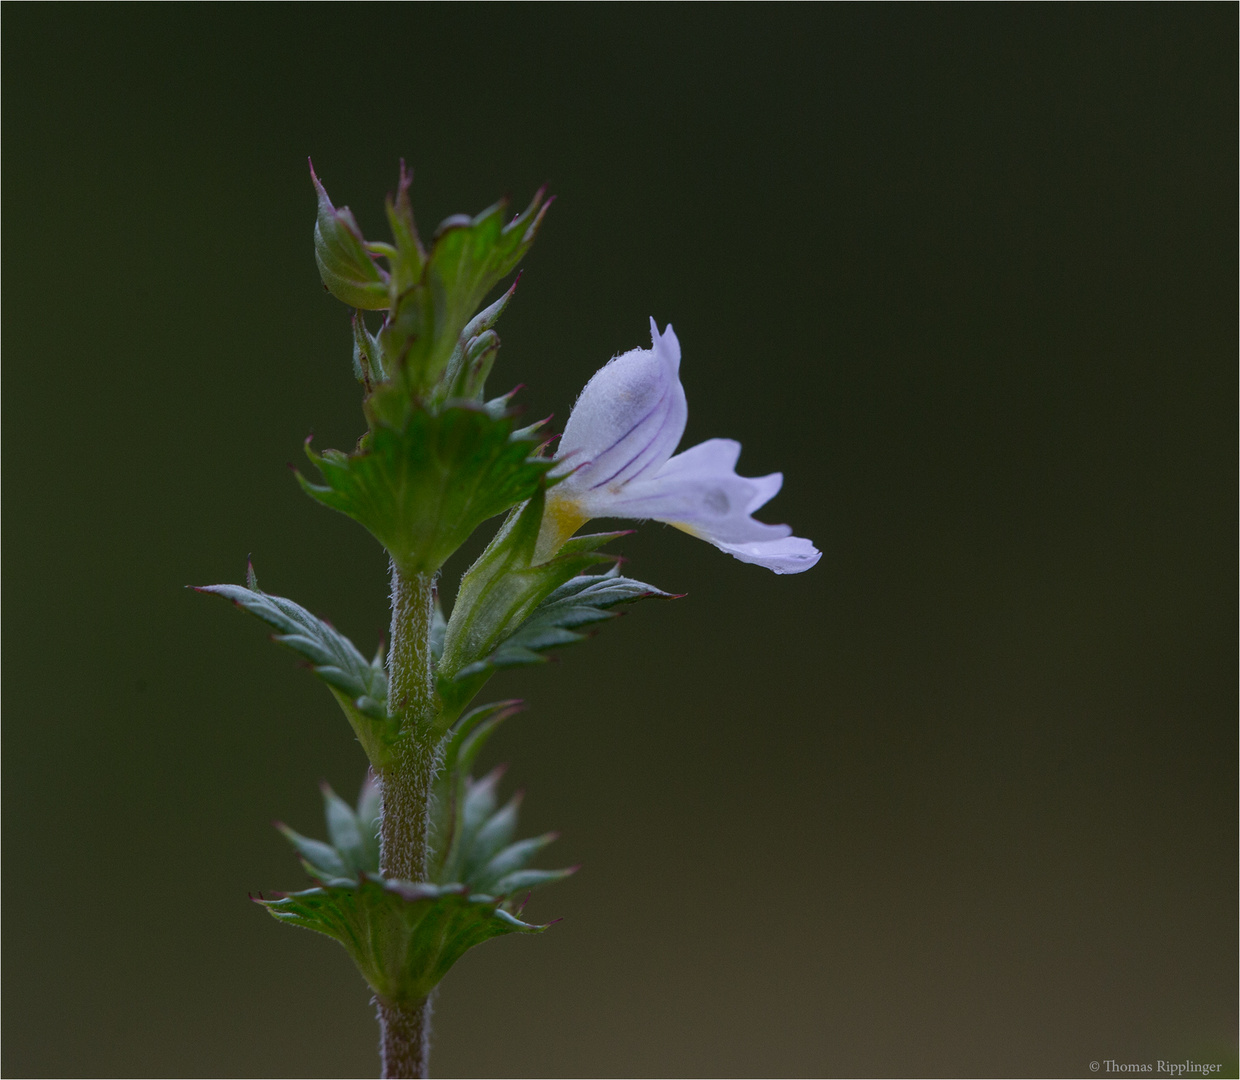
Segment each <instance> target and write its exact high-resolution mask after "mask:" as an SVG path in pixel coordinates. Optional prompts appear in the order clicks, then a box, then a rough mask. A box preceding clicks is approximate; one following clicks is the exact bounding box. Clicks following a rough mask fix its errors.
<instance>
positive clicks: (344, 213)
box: [310, 165, 389, 311]
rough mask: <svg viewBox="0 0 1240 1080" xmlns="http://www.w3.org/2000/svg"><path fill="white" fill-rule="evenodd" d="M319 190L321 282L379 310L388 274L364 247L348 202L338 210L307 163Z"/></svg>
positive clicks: (385, 303)
mask: <svg viewBox="0 0 1240 1080" xmlns="http://www.w3.org/2000/svg"><path fill="white" fill-rule="evenodd" d="M310 177H311V179H312V180H313V181H314V190H315V191H316V192H317V194H318V199H319V208H318V215H317V216H316V218H315V221H314V258H315V261H316V262H317V263H318V264H319V276H320V277H321V278H322V279H323V284H324V285H326V286H327V289H328V291H329V292H330V293H331V294H332V295H333V296H334V297H336V299H337V300H343V301H344V302H345V303H346V304H350V305H351V306H353V307H356V308H365V309H367V310H371V311H373V310H379V309H382V308H386V307H388V305H389V300H388V286H387V277H388V275H387V274H386V273H385V272H384V271H382V270H380V269H379V267H378V266H377V265H376V264H375V261H374V259H373V258H372V257H371V256H370V254H369V253H368V252H367V250H366V241H365V239H364V238H363V237H362V231H361V229H359V228H358V226H357V222H356V221H355V220H354V218H353V214H352V213H351V212H350V210H349V208H348V207H347V206H342V207H341V208H340V209H339V210H337V209H336V208H335V207H334V206H332V201H331V199H329V198H328V197H327V191H326V190H325V189H324V187H323V185H322V184H321V183H319V178H318V177H317V176H315V174H314V166H313V165H312V166H311V167H310Z"/></svg>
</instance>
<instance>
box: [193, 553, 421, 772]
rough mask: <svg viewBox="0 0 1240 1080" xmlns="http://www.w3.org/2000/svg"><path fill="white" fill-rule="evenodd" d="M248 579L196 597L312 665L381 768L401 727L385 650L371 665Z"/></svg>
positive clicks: (328, 628) (339, 637)
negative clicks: (391, 709) (390, 696)
mask: <svg viewBox="0 0 1240 1080" xmlns="http://www.w3.org/2000/svg"><path fill="white" fill-rule="evenodd" d="M246 577H247V581H248V584H247V585H203V586H199V587H197V588H196V590H195V591H197V592H203V593H211V594H213V595H215V596H222V597H224V599H226V600H231V601H232V603H233V604H234V605H235V606H237V607H238V608H240V609H241V610H243V611H247V612H249V613H250V614H251V615H254V616H257V617H258V618H259V619H262V621H263V622H265V623H266V624H267V625H268V626H271V627H273V628H274V629H275V630H277V631H278V633H276V634H273V635H272V640H273V641H276V642H279V643H280V644H281V645H287V646H288V647H289V648H290V649H292V650H293V651H294V652H296V653H297V654H298V655H300V656H302V657H304V658H305V659H306V660H307V661H309V664H310V670H311V671H313V672H314V674H315V675H317V676H318V677H319V678H320V679H322V680H323V681H324V682H325V683H326V684H327V686H328V688H329V689H330V690H331V692H332V696H333V697H334V698H335V699H336V702H337V704H339V706H340V709H341V711H342V712H343V713H344V715H345V718H346V719H347V720H348V721H349V724H350V725H351V726H352V728H353V731H354V734H356V735H357V738H358V741H359V742H360V743H361V744H362V748H363V749H364V750H365V751H366V756H367V757H368V758H370V761H371V763H372V764H374V765H375V767H376V768H378V767H381V766H382V765H383V764H384V763H385V762H386V760H387V752H388V749H389V748H390V746H391V744H392V742H393V740H394V739H395V738H396V733H397V729H398V725H399V721H398V720H397V719H395V718H393V717H390V716H388V712H387V672H386V670H385V669H384V666H383V653H382V650H380V651H379V652H377V653H376V654H375V657H374V659H373V660H369V661H368V660H366V658H365V657H364V656H362V654H361V653H360V652H359V651H358V649H357V646H355V645H354V644H353V642H351V641H350V640H349V639H348V638H347V637H345V636H344V635H343V634H342V633H340V632H339V631H338V630H337V629H336V628H335V627H334V626H332V625H331V623H329V622H326V621H324V620H323V619H320V618H318V617H317V616H314V615H311V614H310V612H308V611H307V610H306V609H305V608H304V607H302V606H301V605H300V604H297V603H294V602H293V601H292V600H288V599H286V598H285V597H283V596H272V595H270V594H269V593H265V592H263V591H262V590H261V589H259V587H258V579H257V578H256V577H255V575H254V567H253V566H250V567H249V568H248V570H247V573H246Z"/></svg>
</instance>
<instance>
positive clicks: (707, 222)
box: [3, 4, 1237, 1076]
mask: <svg viewBox="0 0 1240 1080" xmlns="http://www.w3.org/2000/svg"><path fill="white" fill-rule="evenodd" d="M1236 22H1237V14H1236V8H1235V6H1234V5H1230V4H1217V5H1205V6H1189V5H1183V6H1161V5H1159V6H1155V5H1144V6H1139V7H1123V6H1118V5H1108V6H1104V7H1086V6H1071V7H1068V6H1053V7H1052V6H1046V7H1043V6H1039V7H1031V6H1019V7H1017V6H1005V7H981V6H968V7H930V6H921V7H896V6H884V7H861V6H847V7H817V6H808V5H807V6H798V7H782V6H762V7H731V6H729V7H715V6H705V5H701V6H686V7H679V6H657V7H646V6H636V5H633V6H620V7H576V6H568V5H560V6H554V7H544V6H534V5H517V6H509V7H486V6H456V5H453V6H447V5H445V6H438V5H436V6H429V7H418V6H411V7H406V6H401V7H396V6H391V7H374V8H371V7H364V6H349V7H335V6H328V5H313V6H310V5H307V6H270V7H267V6H264V7H258V6H242V5H236V6H228V7H208V6H192V7H191V6H184V7H182V6H175V7H174V6H160V7H157V6H154V5H151V6H146V7H142V8H125V7H120V6H91V7H80V6H54V7H53V6H48V5H30V6H15V5H9V6H7V7H6V9H5V13H4V46H3V59H4V64H3V92H4V127H5V145H4V167H3V184H4V195H3V197H4V210H5V217H4V225H5V230H4V267H3V268H4V283H5V286H6V290H5V316H6V318H5V334H4V399H3V400H4V428H3V460H4V471H3V479H4V509H5V547H4V571H5V573H4V583H5V590H4V600H5V601H6V603H5V606H4V641H5V696H4V705H5V713H4V719H5V726H4V758H3V761H4V773H3V778H4V831H3V839H4V864H3V869H4V914H5V937H4V945H5V984H4V1006H5V1012H4V1034H5V1040H4V1058H3V1065H4V1071H5V1072H6V1074H8V1075H14V1076H16V1075H23V1076H74V1075H93V1076H169V1075H186V1076H220V1075H224V1076H261V1075H280V1076H299V1075H308V1076H310V1075H313V1076H331V1075H366V1074H370V1073H372V1072H373V1071H374V1070H375V1068H376V1059H375V1042H376V1033H375V1029H374V1027H373V1021H372V1017H371V1009H370V1006H369V1005H368V1001H367V999H368V994H367V991H366V990H365V987H364V986H363V985H362V983H361V982H360V980H359V979H358V977H357V976H356V974H355V973H354V971H353V969H352V967H351V965H350V963H349V961H348V959H347V958H346V956H345V954H344V952H343V950H341V949H339V948H337V947H336V946H335V945H333V944H331V943H330V942H328V941H326V940H323V939H319V938H316V937H314V936H311V935H309V934H302V933H296V932H293V931H290V930H286V929H283V928H280V927H278V926H276V925H275V924H274V923H272V922H271V921H270V920H269V919H268V918H267V917H266V916H264V915H263V913H262V912H261V911H259V910H258V909H257V908H255V907H253V906H251V905H250V904H249V903H248V902H247V900H246V892H247V890H258V889H273V888H274V889H280V888H294V887H300V886H301V883H302V881H303V878H302V875H301V872H300V870H299V869H298V867H297V865H296V862H295V861H294V859H293V858H292V857H291V856H290V854H289V852H288V850H287V849H286V847H285V844H284V842H283V841H282V840H281V838H280V837H279V836H278V835H277V834H276V833H275V832H274V831H273V830H272V829H271V828H270V827H269V826H268V824H267V823H268V821H269V820H270V819H271V818H273V817H280V818H283V819H286V820H287V821H289V822H290V823H291V824H293V825H294V827H296V828H298V829H301V830H303V831H308V832H313V831H316V830H317V829H319V820H320V817H319V809H318V794H317V791H316V786H315V785H316V783H317V782H318V781H319V779H320V778H324V777H325V778H327V779H329V780H330V781H331V782H332V783H333V784H335V785H336V786H337V787H339V788H340V789H341V790H344V791H347V792H349V793H352V792H353V791H355V790H356V786H357V784H358V783H359V781H360V780H361V776H362V770H363V758H362V755H361V753H360V751H359V750H358V748H357V747H356V745H355V744H354V743H353V742H352V739H351V737H350V734H349V731H348V729H347V727H346V725H345V723H344V721H343V719H342V718H341V717H340V715H339V714H338V712H337V710H336V707H335V705H334V704H333V703H332V701H331V699H330V697H329V696H328V695H327V694H326V693H325V692H324V691H323V689H322V687H321V686H319V685H316V684H315V682H314V680H313V679H311V678H309V677H307V676H306V675H305V674H304V673H303V672H300V671H298V670H297V668H296V665H295V663H294V661H293V658H292V657H291V656H290V655H288V654H286V653H284V652H282V651H281V650H279V649H277V648H275V647H273V646H271V645H269V644H267V643H266V641H265V640H264V635H263V633H262V631H261V628H260V627H259V626H258V625H257V624H256V623H253V622H252V621H249V620H247V619H245V618H243V617H242V616H240V615H238V614H235V613H234V612H232V611H231V610H229V609H228V608H227V607H226V606H225V605H223V604H220V603H219V602H218V601H214V600H210V599H208V598H202V597H198V596H195V595H194V594H192V593H188V592H186V591H185V590H184V588H183V586H185V585H186V584H190V583H211V582H217V581H238V580H241V578H242V575H243V572H244V566H245V557H246V555H247V554H248V553H253V557H254V561H255V564H256V566H257V569H258V572H259V575H260V580H261V581H262V583H263V585H264V586H265V587H266V588H268V589H270V590H272V591H275V592H279V593H284V594H286V595H290V596H292V597H295V598H297V599H299V600H300V601H302V602H303V603H305V604H306V605H307V606H309V607H310V608H311V609H312V610H314V611H316V612H319V613H322V614H324V615H326V616H328V617H330V618H332V619H333V620H334V621H335V622H336V624H337V625H338V626H340V627H341V628H342V629H343V630H345V631H346V632H347V633H349V634H351V635H353V636H354V637H355V638H356V639H357V640H358V641H359V644H360V645H361V646H362V647H363V648H364V649H369V648H371V647H373V645H374V643H375V640H376V638H377V636H378V634H379V633H380V631H381V630H382V629H383V625H384V620H385V580H384V571H385V566H384V559H383V558H382V557H381V555H380V552H379V551H378V549H377V545H376V544H375V543H374V542H373V541H372V540H371V539H370V538H369V537H368V536H367V535H365V534H364V533H363V532H362V531H361V530H360V529H359V528H357V527H356V526H355V525H354V524H353V523H351V522H349V521H348V520H346V519H344V518H342V517H339V516H337V515H333V514H331V513H330V512H328V511H325V510H323V509H322V508H320V507H318V506H315V505H313V504H312V503H311V502H310V501H309V500H307V499H305V498H304V497H303V496H302V495H301V494H300V493H299V492H298V490H297V488H296V485H295V484H294V483H293V482H292V478H291V476H290V475H289V474H288V472H287V470H286V468H285V463H286V462H287V461H296V460H300V453H301V451H300V445H301V440H302V439H303V438H304V437H305V436H306V434H307V433H309V432H310V431H314V432H315V434H316V439H317V441H318V444H319V445H325V446H333V445H334V446H343V447H347V446H349V445H351V444H352V441H353V440H354V439H355V438H356V436H357V435H358V433H359V431H360V430H361V424H362V421H361V416H360V412H359V408H358V392H357V389H356V386H355V384H354V383H353V381H352V378H351V375H350V371H349V355H348V354H349V330H348V313H347V311H346V310H345V309H344V308H343V307H342V306H341V305H339V304H338V303H336V302H335V301H334V300H332V299H331V298H330V297H328V296H327V295H326V294H325V293H324V292H323V291H322V288H321V286H320V285H319V282H318V277H317V273H316V271H315V267H314V261H313V257H312V250H311V243H310V236H311V224H312V217H313V210H314V202H313V197H312V191H311V187H310V183H309V180H308V176H307V172H306V164H305V162H306V157H307V155H312V156H313V158H314V162H315V165H316V167H317V168H318V170H319V173H320V175H321V176H322V177H323V178H324V180H325V182H326V184H327V186H328V189H329V191H330V192H331V194H332V196H333V198H334V199H335V200H336V201H337V202H338V203H347V204H349V205H351V206H352V207H353V208H354V210H355V211H356V212H357V214H358V216H359V218H360V219H361V221H362V223H363V225H364V226H365V227H366V228H367V229H368V231H370V232H372V233H376V234H377V233H380V232H382V228H381V223H382V213H381V205H382V202H381V200H382V196H383V194H384V192H385V191H387V190H389V189H391V187H392V186H393V184H394V181H395V175H396V163H397V159H398V157H400V156H401V155H404V156H405V157H406V158H408V159H409V161H410V163H411V165H412V166H413V167H414V169H415V172H416V179H415V185H414V202H415V208H416V211H417V213H418V215H419V218H420V220H421V222H422V224H423V227H424V230H425V231H428V232H429V231H430V227H431V226H433V225H434V223H435V222H436V221H438V220H439V219H440V218H442V217H444V216H446V215H447V214H449V213H453V212H459V211H470V212H475V211H477V210H479V209H481V208H482V207H483V206H485V205H487V204H488V203H490V202H491V201H492V200H493V199H494V198H495V197H496V196H497V195H499V194H500V193H502V192H505V191H508V192H510V193H511V194H512V195H513V197H514V199H515V200H520V201H524V200H525V199H526V198H528V196H529V194H530V193H531V192H532V191H533V189H534V188H535V187H536V186H537V185H538V184H540V183H542V182H544V181H546V182H547V183H549V184H550V187H551V190H552V191H553V192H554V193H555V194H556V195H558V196H559V199H558V201H557V203H556V205H555V206H554V208H553V210H552V212H551V215H550V217H549V218H548V220H547V223H546V227H545V229H544V232H543V234H542V237H541V238H540V240H539V242H538V244H537V245H536V246H535V248H534V251H533V252H532V254H531V255H530V257H529V258H528V260H527V262H526V274H525V277H524V279H523V281H522V284H521V288H520V290H519V292H518V295H517V299H516V302H515V304H514V305H513V306H512V308H511V309H510V311H509V314H507V315H506V316H505V318H504V322H503V324H502V326H501V328H500V329H501V331H502V333H503V337H504V342H505V348H504V351H503V353H502V354H501V357H500V361H499V364H498V366H497V369H496V374H495V376H494V378H493V380H492V384H491V385H492V387H493V388H494V389H496V390H497V391H502V390H505V389H507V388H509V387H510V386H511V385H513V384H515V383H517V382H522V383H526V384H527V389H526V390H524V391H523V392H522V395H521V400H523V401H524V402H525V404H526V405H527V406H528V408H529V410H530V416H531V417H534V416H539V415H543V414H545V413H546V412H549V411H554V412H555V413H556V416H557V423H560V424H562V423H563V420H564V418H565V417H566V416H567V412H568V409H569V407H570V406H571V404H572V401H573V399H574V396H575V394H576V393H577V391H578V390H579V389H580V387H581V386H582V384H583V383H584V381H585V380H586V378H587V377H588V376H589V375H590V373H591V372H592V371H593V370H594V369H595V368H596V367H597V366H599V365H600V364H601V363H602V362H603V361H604V360H606V359H607V358H608V357H609V356H610V355H612V354H613V353H615V352H617V351H620V350H623V349H627V348H630V347H633V346H636V345H642V344H645V343H646V341H647V328H646V327H647V318H648V316H650V315H654V316H656V317H657V318H658V319H659V320H660V322H663V321H670V322H672V323H673V324H674V325H675V327H676V331H677V333H678V334H679V336H680V339H681V342H682V344H683V348H684V366H683V375H684V382H685V386H686V389H687V393H688V398H689V402H690V406H691V409H690V417H689V428H688V431H687V433H686V445H689V444H691V443H693V442H696V441H699V440H701V439H703V438H707V437H711V436H716V435H726V436H731V437H735V438H738V439H740V440H741V441H742V442H743V443H744V446H745V452H744V455H743V457H742V461H741V465H742V471H743V472H746V473H748V474H750V475H756V474H761V473H765V472H768V471H772V470H775V469H782V470H783V471H784V473H785V476H786V490H785V492H784V493H783V494H781V495H780V496H779V498H778V499H777V500H776V501H775V502H774V503H773V504H772V505H771V507H769V514H768V515H767V517H768V520H775V521H789V522H791V523H792V524H793V525H794V526H795V527H796V529H797V532H798V533H799V534H801V535H805V536H809V537H811V538H812V539H813V540H814V541H815V542H816V543H817V545H818V546H819V547H820V548H821V549H822V550H823V552H824V556H823V559H822V562H821V563H820V564H819V565H818V566H817V567H816V568H815V569H814V570H813V571H811V572H810V573H808V574H806V575H804V576H801V577H787V578H777V577H774V576H772V575H770V574H768V573H766V572H765V571H763V570H761V569H759V568H757V567H753V566H744V565H741V564H740V563H737V562H734V561H732V560H730V559H728V558H726V557H725V556H723V555H721V554H720V553H718V552H717V551H715V550H714V549H712V548H710V547H708V546H706V545H704V544H701V543H698V542H696V541H693V540H691V539H690V538H688V537H686V536H684V535H682V534H680V533H678V532H675V531H673V530H670V529H666V528H664V527H662V526H658V525H652V526H647V527H645V528H643V529H642V530H641V532H640V534H639V535H637V536H635V537H632V538H630V539H629V540H626V541H624V543H623V550H624V551H625V553H626V554H627V555H628V556H629V557H630V559H631V562H630V563H629V564H628V567H629V570H630V571H631V572H632V573H634V574H635V575H637V576H640V577H642V578H645V579H646V580H650V581H652V582H654V583H656V584H658V585H661V586H662V587H664V588H667V589H670V590H673V591H677V592H687V593H688V594H689V595H688V597H687V598H686V599H684V600H679V601H676V602H675V603H671V604H663V605H659V604H654V603H651V604H648V605H647V606H645V607H644V608H638V609H636V610H635V611H633V613H632V614H631V615H629V616H628V617H627V618H625V619H623V620H620V621H619V622H617V623H615V624H613V625H610V626H608V627H606V628H605V629H604V631H603V632H602V634H601V636H600V638H599V639H598V640H597V641H594V642H592V643H590V644H588V645H585V646H579V647H576V648H575V649H573V650H571V651H567V652H566V653H565V654H564V655H563V657H562V659H561V662H560V663H559V664H557V665H554V666H552V667H548V668H543V669H539V670H534V671H525V672H521V673H519V674H517V675H514V676H511V677H508V678H505V679H503V680H501V681H499V682H498V683H497V685H495V686H494V687H493V690H494V696H506V695H512V694H517V695H520V696H523V697H525V698H527V700H528V701H529V704H530V709H529V711H528V712H527V713H526V714H524V715H523V716H522V717H520V719H518V720H516V721H514V722H513V723H512V724H511V727H510V728H509V729H508V730H506V731H505V732H504V733H503V734H502V735H501V736H500V737H499V738H498V739H497V740H496V744H495V746H494V751H493V753H491V755H490V757H491V760H493V761H499V760H507V761H510V762H511V763H512V770H511V773H510V775H511V777H512V779H513V782H514V783H515V784H519V785H524V786H527V787H528V789H529V796H528V798H527V801H526V807H527V811H526V828H527V829H528V830H529V831H531V832H532V831H537V830H542V829H546V828H560V829H562V830H563V838H562V840H561V841H560V842H559V844H557V845H556V848H555V849H553V851H555V853H556V854H557V856H558V858H559V861H560V862H561V863H567V862H578V861H580V862H582V863H583V864H584V868H583V870H582V871H581V873H580V874H579V875H578V877H577V878H576V879H574V880H573V881H571V882H569V883H567V884H565V885H562V886H558V887H556V888H554V889H552V890H548V891H547V892H546V893H545V894H541V895H539V896H537V897H536V898H535V902H534V904H533V907H532V909H531V910H532V912H533V914H534V915H536V916H539V917H544V918H551V917H555V916H561V915H562V916H565V920H564V922H562V923H560V924H558V925H557V926H556V927H555V928H554V929H553V930H552V931H551V932H550V933H548V934H547V935H546V936H544V937H543V938H542V939H533V940H526V939H522V940H505V941H500V942H497V943H494V944H490V945H488V946H486V947H484V948H482V949H480V950H478V951H477V952H475V953H473V954H471V955H469V956H467V957H466V958H465V959H464V960H463V961H462V962H461V964H460V965H459V967H458V968H457V969H456V970H455V971H454V972H453V973H452V974H451V975H450V976H449V978H448V979H447V981H446V983H445V985H444V988H443V992H442V996H441V1001H440V1009H439V1014H438V1019H437V1025H438V1028H437V1033H438V1034H437V1046H436V1050H435V1055H434V1066H435V1068H436V1071H437V1072H438V1073H439V1074H441V1075H523V1076H552V1075H601V1076H622V1075H689V1076H697V1075H760V1076H761V1075H833V1074H852V1075H862V1076H884V1075H891V1074H906V1075H953V1074H954V1075H1011V1076H1025V1075H1040V1076H1041V1075H1051V1076H1057V1075H1077V1074H1083V1075H1088V1063H1089V1061H1090V1060H1091V1059H1093V1060H1097V1059H1106V1058H1112V1059H1116V1060H1119V1061H1153V1060H1155V1059H1157V1058H1166V1059H1169V1058H1175V1057H1180V1058H1183V1057H1184V1056H1192V1057H1194V1058H1195V1059H1196V1060H1199V1061H1212V1060H1223V1058H1224V1057H1227V1056H1229V1055H1233V1054H1234V1047H1235V1013H1236V1006H1237V1000H1236V988H1235V959H1236V928H1235V908H1236V879H1237V875H1236V869H1235V841H1236V827H1235V805H1236V780H1235V773H1236V769H1235V765H1236V734H1235V706H1236V688H1235V683H1236V679H1235V651H1236V644H1237V642H1236V630H1235V595H1236V584H1237V582H1236V571H1235V558H1234V536H1235V528H1236V511H1235V499H1234V489H1235V483H1236V465H1235V459H1236V454H1235V435H1236V424H1235V419H1234V413H1235V402H1236V390H1237V385H1236V383H1237V380H1236V372H1235V346H1236V332H1235V327H1236V320H1237V304H1236V288H1237V280H1236V267H1235V242H1236V228H1237V214H1236V194H1235V190H1236V148H1235V130H1236V121H1237V116H1236V113H1237V110H1236V92H1235V87H1236V57H1235V40H1236V30H1237V26H1236ZM463 558H464V555H462V556H461V557H460V558H458V559H457V560H456V561H455V562H454V563H453V564H451V565H450V567H449V570H450V572H455V573H458V574H459V571H460V569H461V568H462V565H463V562H462V560H463Z"/></svg>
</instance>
